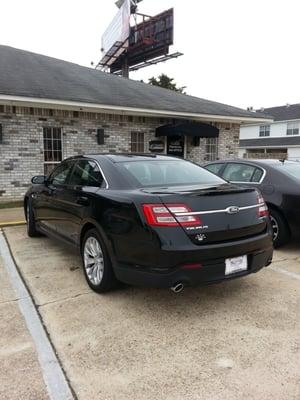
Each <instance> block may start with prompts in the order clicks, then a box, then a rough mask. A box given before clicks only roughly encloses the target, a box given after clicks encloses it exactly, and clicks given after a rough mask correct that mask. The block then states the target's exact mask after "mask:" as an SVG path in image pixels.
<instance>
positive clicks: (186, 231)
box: [24, 154, 273, 292]
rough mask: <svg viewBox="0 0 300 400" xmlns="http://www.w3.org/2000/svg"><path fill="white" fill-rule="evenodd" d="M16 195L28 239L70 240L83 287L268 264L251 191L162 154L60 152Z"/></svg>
mask: <svg viewBox="0 0 300 400" xmlns="http://www.w3.org/2000/svg"><path fill="white" fill-rule="evenodd" d="M32 183H33V185H32V187H31V188H30V189H29V190H28V192H27V193H26V195H25V199H24V209H25V215H26V219H27V228H28V235H29V236H36V235H38V234H40V233H43V234H46V235H49V236H53V237H55V238H58V239H59V240H64V241H65V242H68V243H69V244H71V245H74V246H76V247H77V248H78V249H79V250H80V253H81V256H82V260H83V266H84V272H85V276H86V279H87V282H88V284H89V286H90V287H91V288H92V289H93V290H95V291H97V292H105V291H107V290H109V289H111V288H112V287H114V285H115V284H116V283H117V282H118V281H121V282H125V283H129V284H134V285H145V286H152V287H169V288H172V289H173V291H175V292H179V291H181V290H182V289H183V287H184V286H185V285H197V284H204V283H213V282H217V281H222V280H226V279H230V278H236V277H240V276H244V275H247V274H250V273H252V272H257V271H258V270H260V269H261V268H262V267H264V266H266V265H268V264H270V262H271V260H272V254H273V246H272V229H271V226H270V222H269V218H268V210H267V207H266V205H265V203H264V201H263V199H262V197H261V195H259V193H258V191H257V190H255V189H252V188H241V187H238V186H236V185H232V184H229V183H227V182H225V181H224V180H223V179H221V178H219V177H217V176H216V175H214V174H212V173H211V172H209V171H207V170H206V169H204V168H201V167H199V166H198V165H195V164H193V163H191V162H188V161H184V160H180V159H177V158H173V157H167V156H152V155H133V154H118V155H117V154H115V155H113V154H106V155H89V156H87V155H86V156H78V157H73V158H69V159H67V160H65V161H63V162H62V163H61V164H60V165H58V167H57V168H56V169H54V171H53V172H52V173H51V174H50V176H49V177H44V176H36V177H34V178H33V179H32Z"/></svg>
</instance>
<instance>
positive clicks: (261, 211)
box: [257, 193, 269, 218]
mask: <svg viewBox="0 0 300 400" xmlns="http://www.w3.org/2000/svg"><path fill="white" fill-rule="evenodd" d="M257 202H258V205H259V207H258V208H257V213H258V217H259V218H263V217H268V216H269V210H268V206H267V205H266V203H265V200H264V198H263V197H262V195H261V194H260V193H258V195H257Z"/></svg>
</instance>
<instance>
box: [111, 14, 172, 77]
mask: <svg viewBox="0 0 300 400" xmlns="http://www.w3.org/2000/svg"><path fill="white" fill-rule="evenodd" d="M173 35H174V10H173V8H172V9H170V10H167V11H164V12H162V13H160V14H158V15H156V16H155V17H149V18H147V19H146V18H145V17H144V18H143V21H142V22H141V23H139V24H137V25H136V26H133V27H131V28H130V34H129V40H128V47H127V50H126V58H127V63H128V66H129V67H130V66H134V65H137V64H139V63H142V62H145V61H148V60H151V59H154V58H156V57H160V56H163V55H167V54H168V53H169V46H171V45H172V44H173ZM123 56H124V54H120V56H119V57H116V58H113V60H112V63H111V64H110V69H111V72H118V71H120V70H121V69H122V64H123V61H124V58H123Z"/></svg>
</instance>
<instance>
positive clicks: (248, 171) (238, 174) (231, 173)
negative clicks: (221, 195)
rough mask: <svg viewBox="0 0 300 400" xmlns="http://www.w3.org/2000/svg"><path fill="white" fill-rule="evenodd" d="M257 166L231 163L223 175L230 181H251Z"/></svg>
mask: <svg viewBox="0 0 300 400" xmlns="http://www.w3.org/2000/svg"><path fill="white" fill-rule="evenodd" d="M255 170H256V167H254V166H253V165H248V164H238V163H229V164H227V165H226V168H225V170H224V172H223V174H222V177H223V178H224V179H226V180H227V181H230V182H251V181H252V177H253V175H254V172H255Z"/></svg>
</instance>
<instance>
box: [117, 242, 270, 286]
mask: <svg viewBox="0 0 300 400" xmlns="http://www.w3.org/2000/svg"><path fill="white" fill-rule="evenodd" d="M208 247H210V249H209V248H208ZM164 253H165V252H164V251H163V250H162V258H163V259H165V257H167V254H164ZM240 255H247V258H248V269H247V270H246V271H242V272H237V273H234V274H231V275H225V259H226V258H230V257H237V256H240ZM176 256H177V257H176ZM175 257H176V258H177V265H176V267H174V264H173V262H174V258H175ZM272 257H273V246H272V239H271V238H270V235H262V236H261V237H259V238H255V239H254V238H252V239H248V240H243V241H239V242H235V243H234V244H232V243H231V244H226V245H224V244H223V245H217V246H206V247H205V248H201V249H199V248H198V249H197V251H194V250H193V251H192V250H191V251H184V252H182V251H177V252H174V251H172V252H170V254H169V263H170V264H169V267H167V266H166V264H165V263H163V264H164V266H163V267H161V266H155V267H145V266H141V265H130V264H120V263H118V264H117V265H115V266H114V270H115V274H116V277H117V278H118V279H119V280H120V281H122V282H125V283H128V284H132V285H136V286H148V287H160V288H168V287H172V286H174V285H175V284H177V283H180V282H182V283H184V284H185V285H187V286H197V285H201V284H202V285H205V284H209V283H216V282H220V281H225V280H229V279H234V278H238V277H242V276H245V275H248V274H251V273H254V272H257V271H259V270H260V269H261V268H263V267H264V266H267V265H269V264H270V263H271V261H272ZM192 263H199V264H201V267H199V268H197V269H186V268H185V267H184V265H186V264H192Z"/></svg>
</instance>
